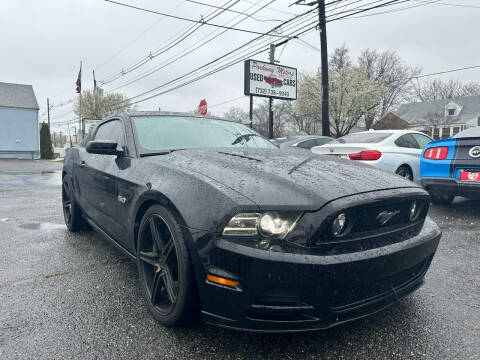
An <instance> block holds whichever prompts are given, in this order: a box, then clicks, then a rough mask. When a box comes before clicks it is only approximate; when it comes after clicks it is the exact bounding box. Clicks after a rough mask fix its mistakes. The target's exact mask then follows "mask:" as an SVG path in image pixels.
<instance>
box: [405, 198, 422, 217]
mask: <svg viewBox="0 0 480 360" xmlns="http://www.w3.org/2000/svg"><path fill="white" fill-rule="evenodd" d="M419 214H420V206H419V205H418V203H417V202H416V201H412V204H411V205H410V212H409V214H408V215H409V218H410V222H414V221H415V220H417V219H418V216H419Z"/></svg>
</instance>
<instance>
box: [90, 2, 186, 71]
mask: <svg viewBox="0 0 480 360" xmlns="http://www.w3.org/2000/svg"><path fill="white" fill-rule="evenodd" d="M185 1H186V0H182V1H180V2H179V3H178V4H177V5H176V6H174V7H173V8H172V9H171V10H170V11H169V12H168V13H169V14H170V13H171V12H173V11H175V10H177V9H178V8H179V7H180V6H181V5H182V4H183V3H184V2H185ZM165 19H166V18H161V19H159V20H157V21H155V22H154V23H153V24H152V25H150V26H149V27H148V28H147V29H145V30H144V31H142V32H141V33H140V34H138V35H137V36H136V37H135V38H134V39H133V40H132V41H130V42H129V43H128V44H127V45H126V46H124V47H122V48H121V49H120V50H118V51H117V52H116V53H115V54H113V55H112V56H111V57H109V58H108V59H107V60H106V61H104V62H103V63H101V64H100V65H98V66H96V67H95V70H98V69H100V68H102V67H103V66H105V65H106V64H108V63H109V62H110V61H112V60H113V59H114V58H116V57H117V56H118V55H120V54H121V53H122V52H124V51H125V50H126V49H128V48H129V47H130V46H132V45H133V44H134V43H135V42H137V41H138V39H140V38H141V37H142V36H143V35H145V34H146V33H147V32H149V31H150V30H152V29H153V27H154V26H156V25H158V24H160V23H161V22H162V21H165Z"/></svg>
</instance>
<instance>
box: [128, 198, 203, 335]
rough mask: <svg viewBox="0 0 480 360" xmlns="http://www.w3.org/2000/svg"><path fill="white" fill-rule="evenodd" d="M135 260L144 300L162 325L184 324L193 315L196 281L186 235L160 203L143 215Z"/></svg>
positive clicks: (194, 312)
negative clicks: (186, 243) (184, 235)
mask: <svg viewBox="0 0 480 360" xmlns="http://www.w3.org/2000/svg"><path fill="white" fill-rule="evenodd" d="M137 264H138V272H139V277H140V283H141V284H142V287H143V290H144V291H143V292H144V295H145V300H146V301H147V305H148V308H149V310H150V311H151V312H152V314H153V316H154V317H155V318H156V319H157V320H158V321H159V322H160V323H162V324H163V325H164V326H178V325H183V324H185V323H186V322H187V321H189V320H191V319H192V318H193V317H194V316H195V315H196V311H195V310H196V308H197V304H196V296H195V282H194V276H193V271H192V265H191V262H190V257H189V255H188V251H187V247H186V245H185V239H184V237H183V234H182V231H181V229H180V226H179V225H178V222H177V220H176V219H175V217H174V215H173V214H172V213H171V212H170V211H169V210H168V209H167V208H165V207H163V206H161V205H153V206H152V207H150V208H149V209H148V210H147V211H146V213H145V215H144V216H143V218H142V221H141V223H140V228H139V231H138V239H137Z"/></svg>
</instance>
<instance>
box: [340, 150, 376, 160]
mask: <svg viewBox="0 0 480 360" xmlns="http://www.w3.org/2000/svg"><path fill="white" fill-rule="evenodd" d="M348 157H349V158H350V160H363V161H372V160H378V159H380V158H381V157H382V153H381V152H380V151H377V150H365V151H360V152H359V153H355V154H348Z"/></svg>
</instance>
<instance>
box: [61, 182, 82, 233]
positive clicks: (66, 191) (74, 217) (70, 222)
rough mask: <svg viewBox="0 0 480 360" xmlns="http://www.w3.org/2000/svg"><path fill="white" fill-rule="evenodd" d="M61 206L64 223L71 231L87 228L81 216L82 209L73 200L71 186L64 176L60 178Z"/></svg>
mask: <svg viewBox="0 0 480 360" xmlns="http://www.w3.org/2000/svg"><path fill="white" fill-rule="evenodd" d="M62 206H63V218H64V219H65V225H67V228H68V230H70V231H71V232H78V231H81V230H86V229H88V224H87V222H86V221H85V219H84V218H83V217H82V210H80V207H79V206H78V204H77V202H76V201H75V196H74V194H73V186H72V183H71V181H68V177H67V176H64V177H63V180H62Z"/></svg>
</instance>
